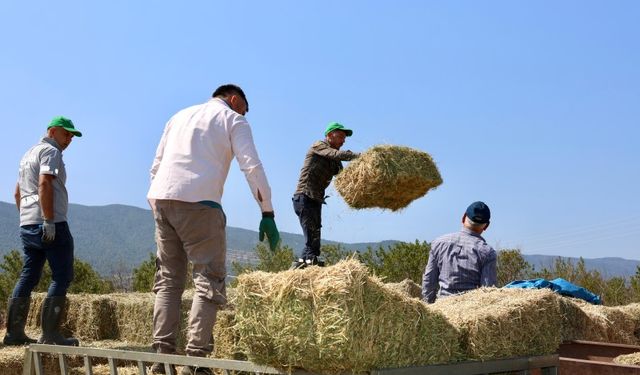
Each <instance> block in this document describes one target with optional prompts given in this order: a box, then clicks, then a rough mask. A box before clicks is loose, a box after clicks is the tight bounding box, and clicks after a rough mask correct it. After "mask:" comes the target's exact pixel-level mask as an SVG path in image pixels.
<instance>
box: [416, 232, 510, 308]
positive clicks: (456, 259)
mask: <svg viewBox="0 0 640 375" xmlns="http://www.w3.org/2000/svg"><path fill="white" fill-rule="evenodd" d="M496 260H497V255H496V251H495V250H494V249H493V248H492V247H491V246H489V245H488V244H487V242H486V241H485V240H484V238H482V236H481V235H479V234H477V233H475V232H473V231H471V230H469V229H467V228H462V230H461V231H460V232H458V233H451V234H447V235H444V236H442V237H439V238H437V239H436V240H434V241H433V242H432V243H431V253H430V254H429V261H428V262H427V267H426V268H425V271H424V275H423V276H422V297H423V299H424V300H425V301H426V302H428V303H433V302H435V300H436V293H438V296H448V295H452V294H457V293H460V292H464V291H467V290H471V289H476V288H479V287H480V286H493V285H495V284H496V278H497V271H496ZM438 287H439V288H440V290H439V292H438Z"/></svg>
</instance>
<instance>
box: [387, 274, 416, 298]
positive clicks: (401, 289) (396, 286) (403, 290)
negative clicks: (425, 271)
mask: <svg viewBox="0 0 640 375" xmlns="http://www.w3.org/2000/svg"><path fill="white" fill-rule="evenodd" d="M384 286H386V287H387V288H389V289H391V290H395V291H396V292H398V293H400V294H402V295H403V296H406V297H408V298H418V299H422V287H420V285H418V284H416V283H415V282H414V281H413V280H411V279H404V280H402V281H401V282H399V283H386V284H384Z"/></svg>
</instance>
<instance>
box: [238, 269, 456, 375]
mask: <svg viewBox="0 0 640 375" xmlns="http://www.w3.org/2000/svg"><path fill="white" fill-rule="evenodd" d="M237 293H238V300H237V310H236V327H237V330H238V332H239V334H240V345H241V346H242V347H243V348H245V349H246V351H247V353H248V355H249V359H250V360H252V361H254V362H256V363H260V364H268V365H271V366H274V367H278V368H287V369H293V368H304V369H306V370H307V371H312V372H322V373H337V372H343V371H347V372H359V371H366V370H369V369H374V368H387V367H404V366H419V365H426V364H433V363H445V362H450V361H454V360H456V359H458V358H459V348H458V341H457V337H458V332H457V331H456V330H455V329H454V328H453V327H452V326H451V325H450V324H449V323H447V321H446V319H445V318H444V316H443V315H442V314H440V313H438V312H436V311H434V310H432V309H431V308H429V307H428V306H427V305H426V304H423V303H422V302H420V301H417V300H415V299H411V298H407V297H404V296H403V295H401V294H400V293H398V292H395V291H391V290H389V289H388V288H386V287H385V286H384V285H383V283H382V282H381V281H380V280H379V279H377V278H375V277H372V276H370V275H369V273H368V271H367V269H366V267H365V266H364V265H362V264H360V263H358V262H357V261H355V260H348V261H342V262H340V263H338V264H337V265H335V266H332V267H326V268H320V267H309V268H306V269H303V270H293V271H284V272H280V273H277V274H271V273H265V272H253V273H249V274H244V275H241V276H240V277H239V278H238V288H237Z"/></svg>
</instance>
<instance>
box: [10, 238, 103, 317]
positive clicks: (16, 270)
mask: <svg viewBox="0 0 640 375" xmlns="http://www.w3.org/2000/svg"><path fill="white" fill-rule="evenodd" d="M22 265H23V260H22V253H21V252H19V251H18V250H11V251H10V252H9V253H8V254H6V255H5V256H4V257H3V261H2V263H0V306H1V307H2V309H3V310H4V309H5V308H6V303H7V299H8V298H9V296H10V295H11V293H12V292H13V288H14V286H15V284H16V282H17V281H18V278H19V277H20V273H21V271H22ZM73 274H74V276H73V281H72V282H71V285H70V286H69V289H68V291H69V293H93V294H102V293H110V292H112V291H113V285H112V284H111V283H110V282H108V281H106V280H104V279H103V278H102V277H101V276H100V275H99V274H98V273H97V272H96V271H95V270H94V269H93V268H92V267H91V265H90V264H89V263H87V262H84V261H82V260H79V259H78V258H75V259H74V261H73ZM50 283H51V268H49V265H48V263H47V264H45V266H44V269H43V270H42V276H41V277H40V282H39V283H38V285H37V286H36V287H35V288H34V292H46V291H47V288H48V287H49V284H50Z"/></svg>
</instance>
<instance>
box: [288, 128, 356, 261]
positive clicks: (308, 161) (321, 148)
mask: <svg viewBox="0 0 640 375" xmlns="http://www.w3.org/2000/svg"><path fill="white" fill-rule="evenodd" d="M352 134H353V131H352V130H351V129H347V128H345V127H344V126H343V125H342V124H339V123H337V122H332V123H330V124H329V126H327V128H326V130H325V131H324V135H325V139H324V140H322V141H317V142H315V143H314V144H313V145H311V148H309V151H307V155H306V156H305V159H304V165H303V166H302V170H301V171H300V178H299V180H298V186H297V187H296V191H295V193H294V194H293V198H292V199H293V209H294V211H295V213H296V215H298V218H299V219H300V226H301V227H302V232H303V234H304V240H305V246H304V250H303V251H302V256H301V257H300V258H299V259H298V260H297V261H295V262H294V263H293V265H292V268H304V267H307V266H310V265H319V266H323V265H324V262H322V261H321V260H318V256H319V255H320V228H321V227H322V224H321V222H322V215H321V214H322V204H323V203H325V195H324V192H325V189H326V188H327V187H328V186H329V184H330V183H331V180H332V179H333V176H335V175H337V174H338V172H340V171H341V170H342V161H349V160H353V159H355V158H356V157H358V156H359V154H357V153H354V152H351V151H349V150H347V151H340V148H341V147H342V145H344V142H345V140H346V138H347V137H350V136H351V135H352Z"/></svg>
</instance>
